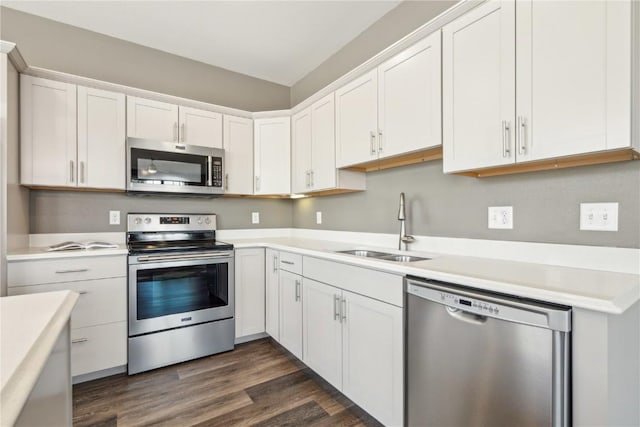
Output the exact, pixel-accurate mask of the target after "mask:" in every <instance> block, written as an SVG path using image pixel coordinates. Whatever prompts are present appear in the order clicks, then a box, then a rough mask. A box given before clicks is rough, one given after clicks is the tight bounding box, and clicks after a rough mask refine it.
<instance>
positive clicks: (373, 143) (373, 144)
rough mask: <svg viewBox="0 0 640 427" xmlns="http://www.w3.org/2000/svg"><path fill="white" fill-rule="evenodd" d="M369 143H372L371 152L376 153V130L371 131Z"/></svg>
mask: <svg viewBox="0 0 640 427" xmlns="http://www.w3.org/2000/svg"><path fill="white" fill-rule="evenodd" d="M369 144H370V145H371V154H376V153H377V151H376V133H375V132H374V131H371V132H369Z"/></svg>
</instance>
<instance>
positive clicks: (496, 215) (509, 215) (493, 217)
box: [488, 206, 513, 230]
mask: <svg viewBox="0 0 640 427" xmlns="http://www.w3.org/2000/svg"><path fill="white" fill-rule="evenodd" d="M488 226H489V228H498V229H504V230H511V229H513V206H491V207H489V224H488Z"/></svg>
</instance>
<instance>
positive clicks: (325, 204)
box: [293, 161, 640, 248]
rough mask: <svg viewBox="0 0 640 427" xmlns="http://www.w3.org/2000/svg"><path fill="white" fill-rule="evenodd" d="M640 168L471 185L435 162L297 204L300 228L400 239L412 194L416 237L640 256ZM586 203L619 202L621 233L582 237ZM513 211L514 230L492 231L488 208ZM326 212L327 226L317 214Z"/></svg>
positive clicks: (619, 166) (600, 168)
mask: <svg viewBox="0 0 640 427" xmlns="http://www.w3.org/2000/svg"><path fill="white" fill-rule="evenodd" d="M639 189H640V162H626V163H614V164H608V165H596V166H588V167H581V168H573V169H563V170H556V171H547V172H535V173H527V174H518V175H507V176H500V177H491V178H482V179H478V178H470V177H464V176H455V175H444V174H443V173H442V162H441V161H432V162H427V163H422V164H417V165H412V166H405V167H402V168H396V169H387V170H384V171H379V172H372V173H369V174H367V191H366V192H362V193H354V194H344V195H336V196H328V197H317V198H309V199H299V200H296V201H295V202H294V213H293V218H294V227H298V228H314V229H328V230H350V231H369V232H381V233H397V232H398V230H399V222H398V221H397V215H398V199H399V194H400V192H401V191H404V192H405V193H406V198H407V215H408V217H409V219H408V223H407V226H408V232H409V233H411V234H418V235H428V236H446V237H465V238H476V239H495V240H516V241H528V242H546V243H566V244H580V245H599V246H600V245H601V246H620V247H629V248H640V221H639V220H638V218H640V191H639ZM581 202H619V204H620V205H619V231H618V232H604V231H580V230H579V204H580V203H581ZM489 206H513V216H514V221H513V222H514V229H513V230H489V229H488V228H487V208H488V207H489ZM316 211H322V220H323V224H321V225H316V223H315V213H316Z"/></svg>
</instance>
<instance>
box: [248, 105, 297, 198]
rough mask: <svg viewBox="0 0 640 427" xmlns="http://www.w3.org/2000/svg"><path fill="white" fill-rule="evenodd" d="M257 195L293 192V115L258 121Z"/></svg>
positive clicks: (255, 190) (255, 133)
mask: <svg viewBox="0 0 640 427" xmlns="http://www.w3.org/2000/svg"><path fill="white" fill-rule="evenodd" d="M253 123H254V153H255V154H254V173H255V178H254V194H263V195H267V194H289V193H290V192H291V158H290V152H291V149H290V148H291V118H290V117H275V118H262V119H255V120H254V122H253Z"/></svg>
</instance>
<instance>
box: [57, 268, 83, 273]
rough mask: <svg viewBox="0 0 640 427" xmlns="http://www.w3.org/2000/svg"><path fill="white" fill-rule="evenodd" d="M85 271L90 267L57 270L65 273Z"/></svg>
mask: <svg viewBox="0 0 640 427" xmlns="http://www.w3.org/2000/svg"><path fill="white" fill-rule="evenodd" d="M85 271H89V269H88V268H78V269H75V270H56V274H65V273H84V272H85Z"/></svg>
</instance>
